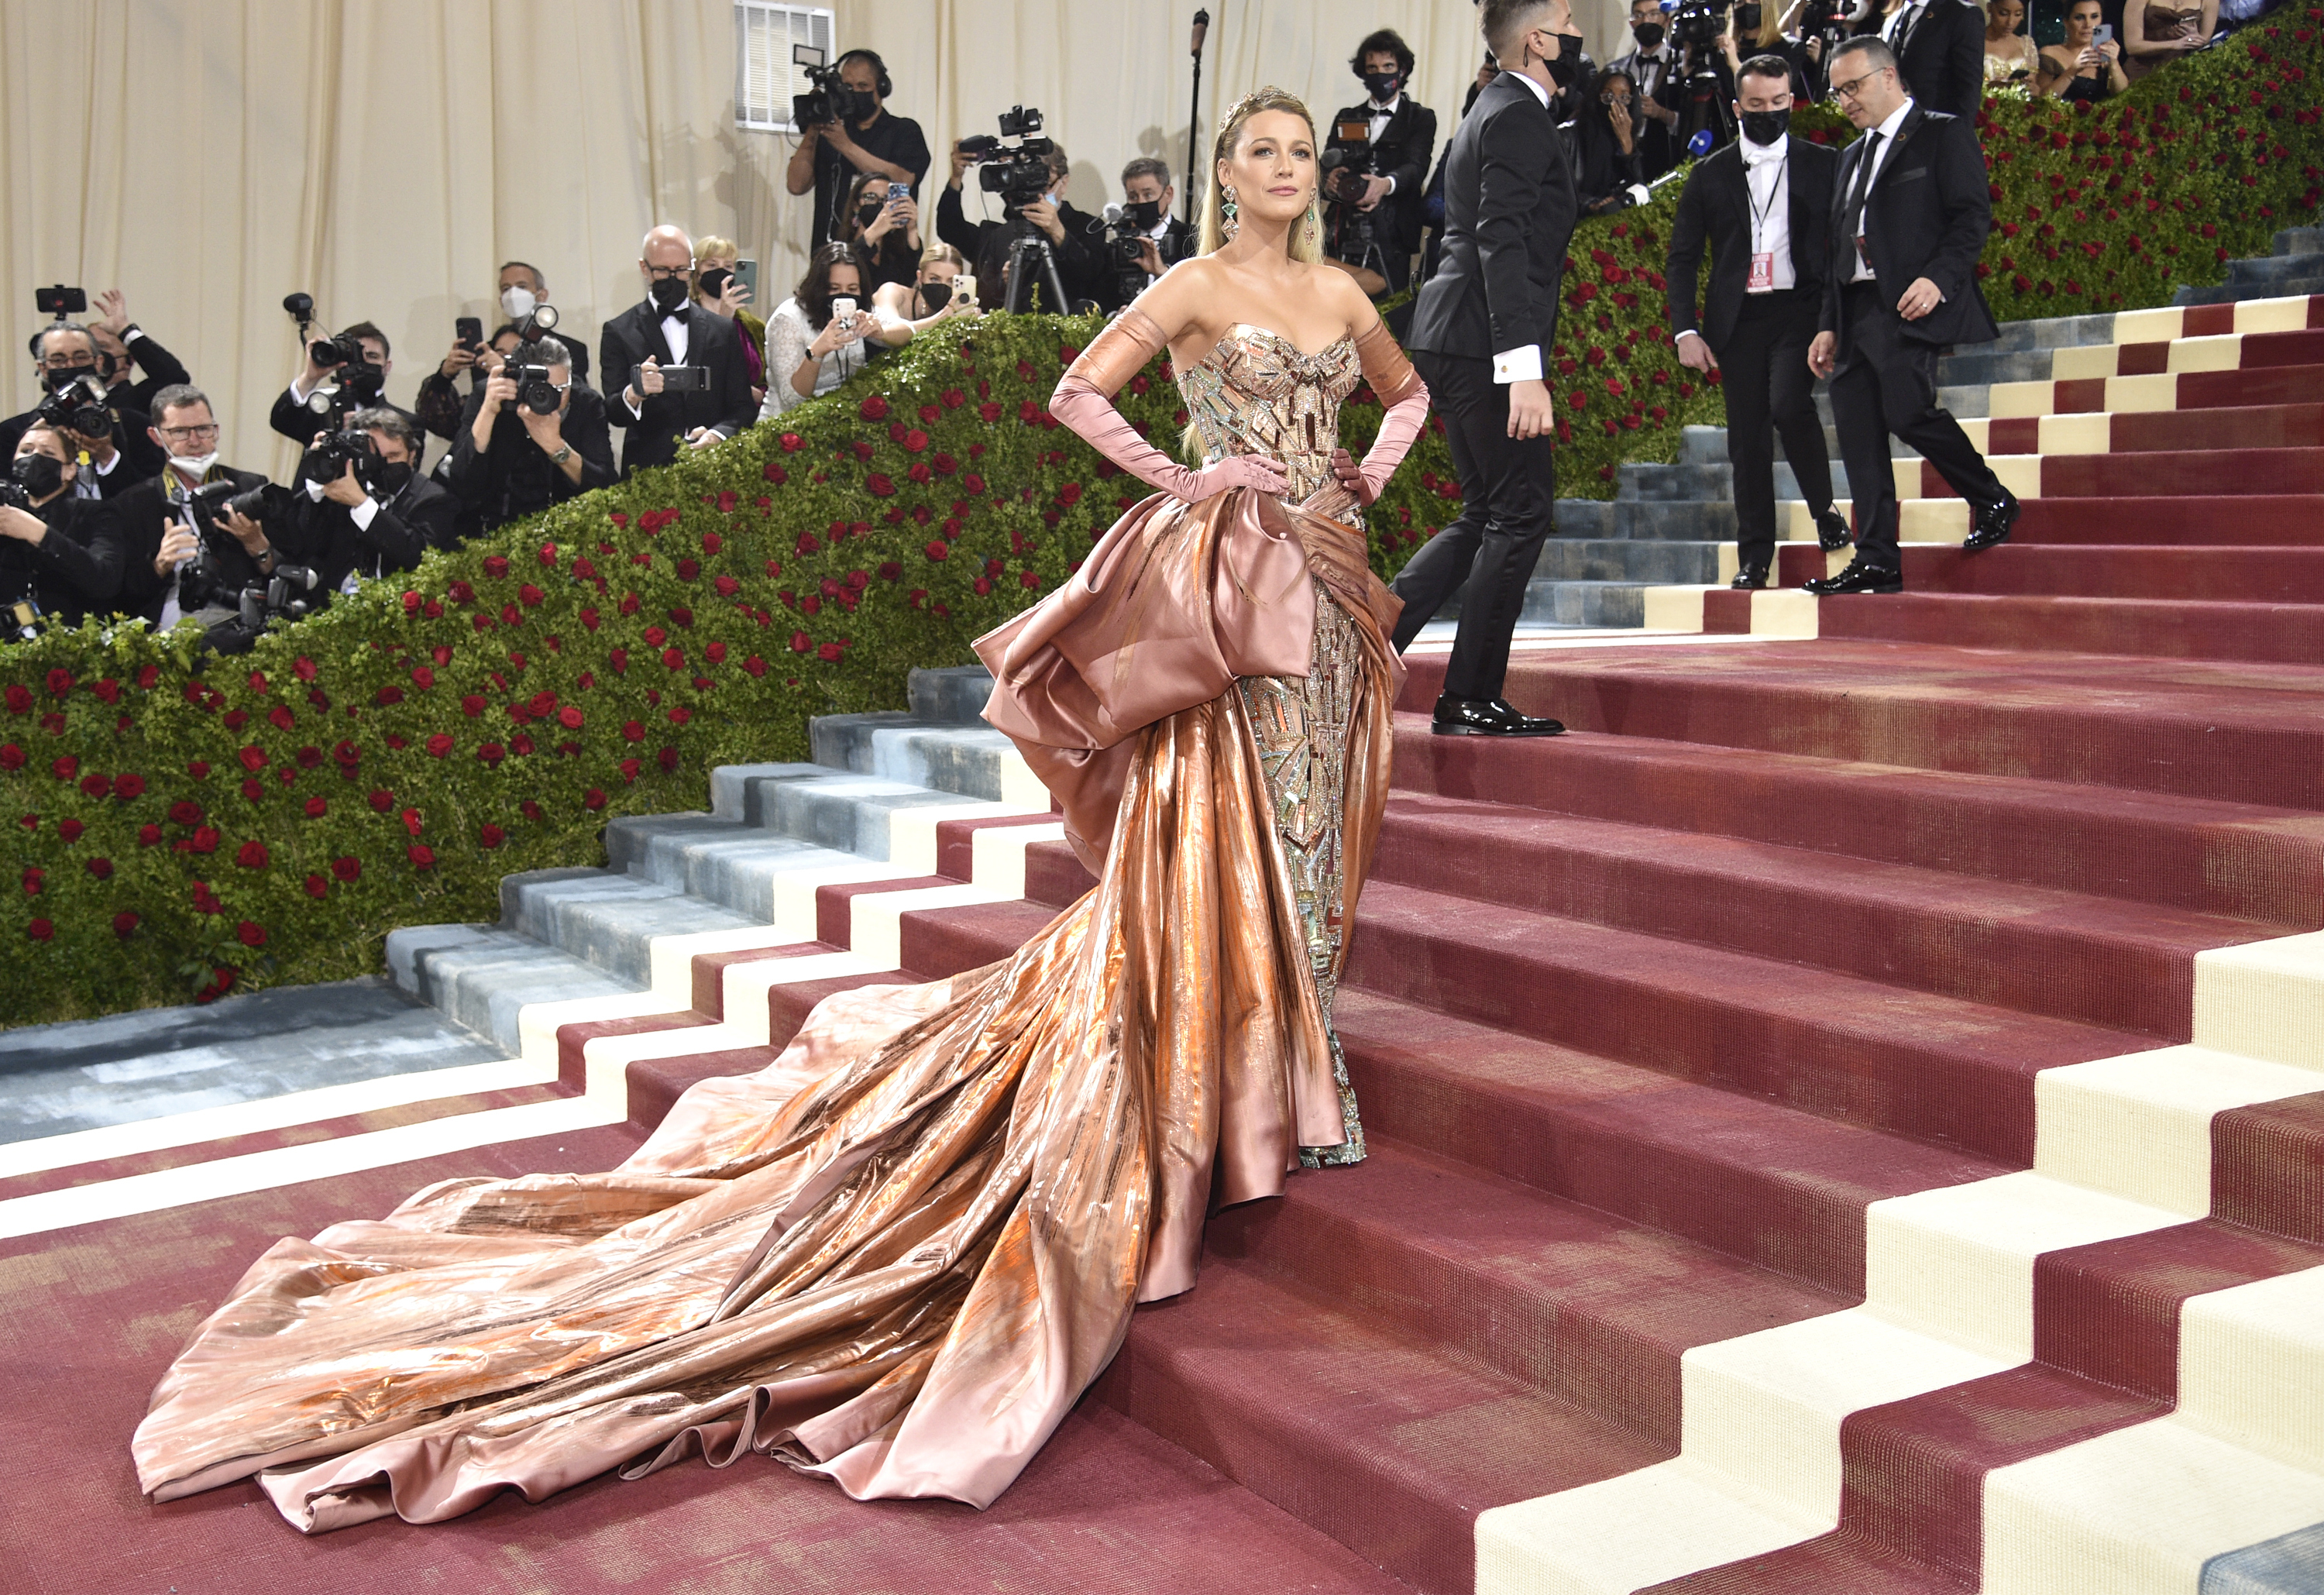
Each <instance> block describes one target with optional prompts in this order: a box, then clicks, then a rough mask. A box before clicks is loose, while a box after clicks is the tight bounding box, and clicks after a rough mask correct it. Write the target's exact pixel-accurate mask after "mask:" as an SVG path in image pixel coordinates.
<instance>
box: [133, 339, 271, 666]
mask: <svg viewBox="0 0 2324 1595" xmlns="http://www.w3.org/2000/svg"><path fill="white" fill-rule="evenodd" d="M153 406H154V409H153V423H152V438H153V441H154V443H155V444H156V445H157V446H158V447H161V449H162V450H163V451H164V453H165V454H166V455H167V456H168V461H169V463H168V466H167V468H166V469H164V470H163V471H162V472H161V475H159V476H156V477H154V478H153V479H152V480H151V481H149V482H142V483H140V484H137V486H136V487H135V488H134V489H133V490H131V491H130V492H128V493H124V494H123V495H122V496H121V501H120V502H119V504H118V505H117V506H116V510H117V512H118V513H119V515H120V517H121V540H122V545H123V549H124V559H123V564H122V572H121V607H122V609H123V611H124V613H130V614H142V615H143V616H144V617H145V619H146V620H147V621H148V622H151V623H152V625H153V626H154V627H155V628H156V629H158V630H162V631H166V630H168V629H169V628H170V627H171V626H174V625H176V624H177V623H178V622H179V620H180V618H182V617H184V616H187V615H191V616H192V617H193V618H194V619H195V620H196V621H197V622H199V623H200V624H201V625H202V626H203V627H205V628H206V629H207V628H215V627H217V626H219V625H221V624H223V623H226V622H231V621H234V620H235V619H236V618H238V616H239V613H240V611H239V609H238V608H237V605H238V604H240V602H241V597H242V591H243V589H244V587H248V586H252V585H255V584H257V583H260V582H263V580H265V578H266V577H267V576H268V575H270V574H271V573H272V571H273V569H274V567H275V564H276V559H275V554H274V547H273V540H272V535H270V534H271V533H272V534H279V533H280V532H281V530H282V527H281V525H280V524H276V525H274V526H272V527H269V526H267V525H265V524H264V523H263V519H261V518H254V517H252V516H250V515H248V514H244V513H241V512H236V511H235V509H234V508H233V507H232V506H231V505H230V504H228V503H227V502H226V501H227V500H228V499H240V498H242V496H243V495H244V494H245V493H249V492H250V491H251V490H252V489H254V488H256V487H259V486H262V485H263V484H264V483H265V481H266V478H265V477H263V476H262V475H259V474H258V473H257V472H255V471H237V470H235V469H234V468H233V467H232V466H222V465H220V464H218V424H217V416H216V415H215V414H214V413H212V411H211V409H210V401H209V399H208V396H207V395H206V394H204V393H203V392H202V391H201V390H200V389H199V388H195V387H189V386H187V385H185V384H183V383H180V385H178V386H176V387H171V388H164V389H162V390H161V392H159V393H157V394H155V395H154V396H153ZM204 489H211V490H214V491H209V492H205V491H203V490H204ZM244 502H248V501H244Z"/></svg>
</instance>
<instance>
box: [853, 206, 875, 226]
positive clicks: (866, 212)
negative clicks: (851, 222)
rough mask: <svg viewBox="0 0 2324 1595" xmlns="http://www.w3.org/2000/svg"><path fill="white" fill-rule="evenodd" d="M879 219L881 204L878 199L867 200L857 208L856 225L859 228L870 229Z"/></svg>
mask: <svg viewBox="0 0 2324 1595" xmlns="http://www.w3.org/2000/svg"><path fill="white" fill-rule="evenodd" d="M879 219H880V202H879V201H878V200H877V199H866V200H865V201H864V202H863V203H862V204H861V205H859V206H857V207H855V225H856V226H859V227H868V226H871V224H872V223H873V222H876V221H878V220H879Z"/></svg>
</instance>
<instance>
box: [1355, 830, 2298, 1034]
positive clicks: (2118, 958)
mask: <svg viewBox="0 0 2324 1595" xmlns="http://www.w3.org/2000/svg"><path fill="white" fill-rule="evenodd" d="M1372 879H1373V880H1374V881H1376V882H1386V881H1395V882H1397V883H1400V884H1402V885H1406V886H1413V887H1419V888H1422V889H1424V890H1427V891H1430V892H1434V893H1440V894H1443V896H1445V897H1450V898H1455V899H1465V900H1468V901H1472V902H1482V903H1491V904H1495V905H1497V906H1499V907H1504V908H1520V909H1523V910H1525V911H1526V912H1527V913H1531V914H1541V915H1547V916H1554V917H1558V918H1561V919H1579V920H1586V921H1588V922H1590V923H1591V924H1593V925H1602V926H1607V927H1614V928H1618V929H1623V930H1630V931H1637V932H1642V933H1645V934H1646V935H1649V936H1658V937H1666V938H1670V939H1673V940H1677V941H1683V942H1689V943H1693V944H1697V945H1706V946H1719V947H1726V948H1729V949H1730V950H1732V951H1735V952H1741V953H1749V954H1756V955H1758V956H1761V957H1765V958H1768V959H1772V960H1776V961H1779V962H1782V963H1796V964H1802V965H1808V966H1812V967H1815V968H1818V969H1823V970H1830V971H1833V972H1836V973H1845V974H1849V975H1854V976H1857V977H1858V978H1860V979H1865V980H1869V981H1877V982H1881V983H1882V984H1884V985H1886V986H1890V987H1894V988H1898V989H1901V990H1907V991H1927V992H1932V993H1935V994H1939V995H1943V996H1950V997H1958V998H1960V999H1963V1000H1969V1001H1974V1002H1981V1003H1990V1004H1994V1005H1997V1006H2000V1007H2006V1008H2015V1009H2019V1010H2024V1011H2026V1012H2030V1013H2040V1014H2046V1015H2050V1016H2052V1017H2054V1018H2060V1019H2072V1020H2076V1021H2078V1022H2080V1023H2085V1024H2092V1025H2098V1026H2103V1027H2105V1028H2108V1029H2118V1030H2137V1031H2143V1032H2145V1033H2147V1034H2149V1035H2153V1036H2158V1037H2164V1038H2166V1039H2171V1040H2181V1041H2183V1040H2185V1039H2187V1038H2188V1037H2189V1035H2190V1033H2191V1028H2192V1022H2193V1020H2192V1011H2191V1005H2192V1002H2193V963H2194V956H2195V954H2197V953H2198V952H2200V951H2203V950H2205V949H2207V948H2210V947H2217V946H2222V945H2232V944H2235V943H2237V942H2243V941H2255V940H2258V939H2260V938H2262V937H2264V936H2269V935H2271V934H2273V927H2268V926H2264V925H2260V924H2255V923H2253V922H2251V921H2247V920H2241V919H2230V918H2226V917H2219V916H2214V915H2199V914H2187V913H2181V912H2173V911H2172V910H2169V909H2164V908H2157V907H2155V906H2153V905H2152V904H2147V903H2129V902H2124V901H2122V900H2120V899H2113V898H2105V897H2093V896H2088V895H2084V894H2081V893H2076V892H2067V891H2059V890H2051V889H2044V888H2038V887H2028V886H2016V885H2010V884H2006V883H2004V882H2000V881H1995V880H1985V879H1980V878H1978V877H1975V876H1966V875H1960V874H1954V873H1950V872H1946V871H1937V870H1927V869H1917V868H1914V867H1913V866H1910V865H1904V864H1895V863H1887V862H1877V861H1871V860H1864V859H1854V858H1847V857H1842V856H1836V855H1834V854H1831V853H1812V852H1808V851H1805V850H1803V849H1798V848H1793V847H1787V846H1784V845H1782V844H1778V843H1775V842H1769V841H1753V840H1746V839H1742V838H1738V837H1733V836H1715V835H1713V836H1697V835H1690V834H1685V833H1683V832H1674V831H1669V830H1662V829H1656V828H1653V827H1649V826H1646V825H1628V824H1623V823H1620V822H1618V821H1609V820H1597V819H1585V818H1581V817H1578V816H1563V815H1550V814H1545V813H1543V812H1542V811H1540V810H1538V809H1530V808H1522V807H1502V806H1494V805H1487V804H1482V803H1478V802H1475V801H1473V800H1463V799H1452V798H1432V797H1425V796H1423V795H1420V794H1417V793H1399V794H1397V795H1396V796H1395V797H1393V798H1391V799H1390V801H1389V804H1388V814H1387V817H1386V820H1385V821H1384V823H1383V825H1382V827H1381V832H1380V844H1379V853H1378V854H1377V857H1376V860H1375V862H1374V865H1373V875H1372ZM1456 912H1458V910H1456Z"/></svg>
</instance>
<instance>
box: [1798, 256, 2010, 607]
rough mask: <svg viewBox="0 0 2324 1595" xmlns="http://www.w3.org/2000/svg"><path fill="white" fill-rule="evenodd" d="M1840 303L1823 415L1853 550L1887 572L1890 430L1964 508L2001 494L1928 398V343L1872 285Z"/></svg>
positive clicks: (1932, 352) (1932, 357)
mask: <svg viewBox="0 0 2324 1595" xmlns="http://www.w3.org/2000/svg"><path fill="white" fill-rule="evenodd" d="M1840 314H1841V315H1842V316H1843V317H1845V318H1847V321H1848V327H1847V337H1848V343H1847V350H1848V352H1847V354H1846V355H1845V356H1843V357H1842V359H1841V360H1840V367H1839V369H1838V370H1836V371H1834V372H1833V373H1831V415H1832V420H1833V421H1834V423H1835V424H1836V425H1837V426H1838V427H1839V429H1840V458H1841V459H1842V460H1843V461H1845V462H1846V463H1847V466H1848V491H1849V497H1850V498H1851V499H1853V500H1854V501H1855V505H1856V557H1857V558H1858V559H1860V560H1862V561H1863V562H1864V563H1865V564H1867V565H1877V566H1878V567H1880V568H1881V569H1883V570H1895V569H1898V568H1900V564H1899V558H1900V557H1899V556H1898V554H1897V552H1896V479H1895V466H1893V465H1892V464H1891V463H1890V457H1889V453H1888V437H1889V434H1891V433H1892V432H1893V433H1894V434H1895V436H1896V437H1898V438H1901V439H1903V440H1904V443H1905V444H1906V445H1907V446H1908V447H1912V448H1915V449H1918V450H1919V451H1920V454H1921V457H1922V458H1923V459H1925V460H1927V461H1928V462H1929V463H1930V464H1931V465H1932V466H1936V468H1937V474H1938V475H1941V476H1942V477H1943V478H1944V479H1945V480H1946V481H1947V482H1949V483H1950V484H1952V489H1953V491H1954V492H1955V493H1960V495H1961V497H1963V498H1965V499H1967V500H1969V502H1970V503H1971V504H1972V505H1977V506H1982V505H1986V504H1995V503H1999V502H2001V501H2002V499H2003V498H2005V497H2006V496H2007V495H2006V493H2005V492H2004V491H2003V488H2002V485H2001V482H2000V479H1999V478H1998V477H1997V476H1995V475H1994V474H1993V469H1992V467H1991V466H1987V464H1986V463H1985V456H1983V455H1981V454H1979V453H1978V451H1977V446H1976V445H1975V444H1973V443H1971V442H1970V441H1969V436H1968V434H1967V433H1965V432H1963V431H1962V430H1961V429H1960V422H1959V421H1957V420H1955V419H1953V418H1952V415H1951V412H1950V411H1949V410H1946V409H1945V408H1944V406H1942V405H1941V404H1939V403H1938V402H1937V349H1936V346H1935V345H1933V344H1926V343H1923V342H1922V341H1921V340H1920V339H1918V338H1913V337H1905V336H1904V318H1903V317H1901V316H1899V315H1898V314H1896V309H1895V306H1894V305H1891V304H1889V303H1888V302H1887V301H1886V300H1885V299H1884V298H1883V296H1882V294H1881V292H1880V290H1879V288H1878V286H1877V284H1874V283H1870V282H1860V283H1852V284H1850V285H1849V286H1848V287H1847V288H1844V289H1842V290H1840Z"/></svg>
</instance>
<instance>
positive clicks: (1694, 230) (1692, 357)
mask: <svg viewBox="0 0 2324 1595" xmlns="http://www.w3.org/2000/svg"><path fill="white" fill-rule="evenodd" d="M1735 87H1736V96H1735V115H1736V124H1737V126H1738V128H1740V129H1741V134H1740V136H1739V137H1738V138H1737V139H1736V140H1735V142H1734V143H1729V144H1724V145H1721V146H1720V148H1719V149H1717V150H1714V151H1713V152H1711V154H1710V155H1709V156H1708V157H1706V158H1705V159H1703V160H1702V161H1699V162H1697V163H1696V165H1695V168H1694V170H1693V171H1691V172H1689V173H1688V174H1687V179H1686V187H1685V188H1684V189H1683V190H1681V192H1680V194H1679V198H1678V218H1677V220H1675V221H1674V222H1673V223H1672V224H1671V244H1670V264H1669V268H1668V270H1667V272H1665V280H1666V281H1668V282H1669V284H1670V318H1671V337H1672V339H1673V341H1674V343H1675V344H1676V345H1677V346H1678V358H1679V364H1682V365H1685V366H1689V367H1691V368H1692V369H1693V370H1696V371H1701V372H1711V371H1717V372H1720V373H1721V375H1720V383H1721V384H1722V385H1721V388H1720V392H1722V393H1724V394H1725V395H1726V399H1727V457H1728V458H1729V460H1730V461H1732V462H1733V463H1734V466H1735V530H1736V542H1737V554H1738V566H1739V568H1738V571H1737V573H1736V576H1735V585H1737V586H1738V587H1764V586H1766V585H1767V572H1768V569H1769V567H1772V566H1773V565H1774V563H1775V434H1776V432H1778V431H1781V432H1782V433H1783V437H1784V457H1785V458H1787V459H1789V460H1790V461H1791V462H1792V470H1793V472H1794V474H1795V475H1797V476H1798V477H1799V481H1800V491H1801V493H1803V494H1804V495H1805V497H1806V499H1807V501H1808V504H1809V506H1810V507H1811V508H1812V509H1813V510H1814V511H1815V516H1816V523H1817V527H1818V530H1819V531H1820V532H1821V541H1822V543H1823V546H1824V547H1825V548H1827V549H1838V548H1842V547H1845V546H1846V545H1847V542H1848V524H1847V522H1846V521H1842V520H1841V519H1840V516H1839V515H1838V513H1836V512H1834V511H1833V509H1832V507H1831V461H1830V459H1829V457H1828V456H1826V455H1825V453H1824V447H1823V421H1822V419H1821V418H1820V417H1819V416H1818V415H1817V414H1816V407H1815V384H1814V383H1813V381H1812V379H1811V377H1810V376H1809V374H1808V360H1807V355H1808V345H1809V344H1811V343H1812V342H1813V341H1814V339H1815V334H1816V323H1817V321H1818V319H1819V318H1821V315H1822V313H1823V280H1824V274H1825V273H1826V272H1829V271H1830V270H1831V180H1832V174H1833V172H1834V171H1836V170H1838V168H1839V165H1840V156H1839V154H1838V152H1835V151H1832V150H1830V149H1827V148H1825V147H1824V146H1823V145H1821V144H1812V143H1809V142H1808V141H1807V140H1805V139H1803V138H1794V137H1793V136H1792V134H1791V121H1792V69H1791V63H1790V62H1788V61H1786V60H1784V58H1783V57H1782V56H1779V55H1757V56H1753V57H1752V58H1751V59H1750V60H1747V61H1745V62H1744V63H1743V69H1742V70H1741V71H1740V72H1738V74H1737V75H1736V79H1735ZM1706 239H1708V240H1709V242H1710V244H1711V289H1710V291H1709V292H1708V293H1707V294H1706V295H1705V296H1704V300H1703V307H1702V316H1701V319H1700V320H1697V319H1696V317H1695V313H1694V285H1695V277H1696V274H1697V272H1699V271H1700V269H1701V265H1702V246H1703V243H1704V241H1705V240H1706Z"/></svg>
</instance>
